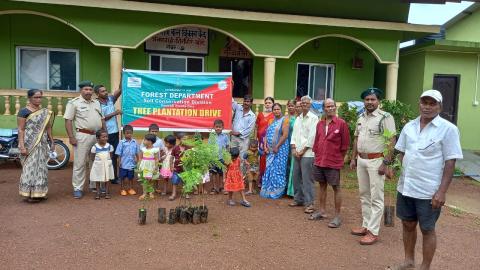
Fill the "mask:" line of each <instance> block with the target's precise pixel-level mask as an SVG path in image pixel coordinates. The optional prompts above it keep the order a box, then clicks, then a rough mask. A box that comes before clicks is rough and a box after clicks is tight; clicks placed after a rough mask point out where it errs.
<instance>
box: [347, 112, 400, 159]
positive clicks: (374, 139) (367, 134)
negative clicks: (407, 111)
mask: <svg viewBox="0 0 480 270" xmlns="http://www.w3.org/2000/svg"><path fill="white" fill-rule="evenodd" d="M384 130H390V131H391V132H395V121H394V119H393V116H392V115H391V114H389V113H388V112H384V111H382V110H380V109H378V108H377V109H376V110H375V111H373V112H372V113H371V114H369V115H367V111H365V112H364V113H362V114H361V115H360V117H359V118H358V120H357V127H356V129H355V137H357V150H358V152H359V153H367V154H370V153H383V150H384V149H385V144H384V140H383V131H384Z"/></svg>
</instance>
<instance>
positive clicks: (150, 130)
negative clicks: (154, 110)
mask: <svg viewBox="0 0 480 270" xmlns="http://www.w3.org/2000/svg"><path fill="white" fill-rule="evenodd" d="M159 130H160V128H159V127H158V125H157V124H150V126H149V127H148V133H150V134H153V135H155V138H156V141H155V143H154V144H153V147H154V148H158V149H159V152H158V160H159V161H162V156H163V155H164V152H165V145H164V144H163V140H162V139H161V138H160V137H158V132H159ZM142 145H143V142H142ZM159 185H160V181H155V192H157V193H161V191H160V188H159Z"/></svg>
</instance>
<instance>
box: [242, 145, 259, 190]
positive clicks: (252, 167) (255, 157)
mask: <svg viewBox="0 0 480 270" xmlns="http://www.w3.org/2000/svg"><path fill="white" fill-rule="evenodd" d="M244 159H245V164H246V165H247V166H246V169H247V180H248V191H247V193H245V195H252V194H255V190H253V181H255V182H258V172H259V170H258V169H259V154H258V141H257V140H253V139H252V140H250V145H249V148H248V151H247V152H246V153H245V156H244Z"/></svg>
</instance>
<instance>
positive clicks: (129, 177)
mask: <svg viewBox="0 0 480 270" xmlns="http://www.w3.org/2000/svg"><path fill="white" fill-rule="evenodd" d="M123 135H124V136H125V139H123V140H121V141H120V143H119V144H118V147H117V150H116V151H115V154H116V155H117V156H118V158H119V161H118V163H119V164H120V169H119V173H118V178H119V179H120V181H121V191H120V195H122V196H126V195H127V194H130V195H135V194H137V192H136V191H135V189H134V188H133V177H134V174H135V173H134V169H135V166H136V165H137V161H138V160H139V159H138V152H139V151H140V147H139V146H138V144H137V141H135V139H133V138H132V136H133V127H132V126H130V125H125V126H124V127H123ZM127 181H128V182H127ZM127 189H128V191H127Z"/></svg>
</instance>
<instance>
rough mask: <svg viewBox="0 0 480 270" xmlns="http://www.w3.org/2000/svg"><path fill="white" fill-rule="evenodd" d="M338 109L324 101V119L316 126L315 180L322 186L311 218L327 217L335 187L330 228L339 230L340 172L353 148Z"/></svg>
mask: <svg viewBox="0 0 480 270" xmlns="http://www.w3.org/2000/svg"><path fill="white" fill-rule="evenodd" d="M336 112H337V106H336V104H335V101H334V100H333V99H330V98H328V99H326V100H325V102H324V116H325V117H324V119H322V120H321V121H320V122H318V124H317V131H316V135H315V142H314V144H313V152H314V153H315V162H314V166H313V172H312V175H313V178H314V180H316V181H318V182H319V183H320V193H319V202H320V203H319V209H318V211H317V212H315V213H313V214H311V215H310V218H309V219H310V220H316V219H323V218H325V217H326V214H325V213H326V212H325V204H326V200H327V184H329V185H330V186H332V188H333V192H334V201H335V216H334V218H333V219H332V220H331V221H330V223H328V227H329V228H339V227H340V225H341V224H342V220H341V219H340V209H341V207H342V198H341V195H340V169H341V168H343V163H344V157H345V154H346V153H347V150H348V147H349V145H350V132H349V130H348V125H347V123H345V121H344V120H343V119H341V118H339V117H337V116H336Z"/></svg>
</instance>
